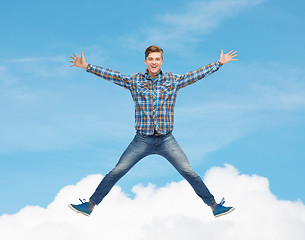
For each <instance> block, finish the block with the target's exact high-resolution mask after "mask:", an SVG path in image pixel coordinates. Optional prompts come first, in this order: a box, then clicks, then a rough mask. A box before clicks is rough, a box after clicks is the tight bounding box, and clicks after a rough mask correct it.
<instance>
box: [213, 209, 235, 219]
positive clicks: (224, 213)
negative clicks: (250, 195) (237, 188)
mask: <svg viewBox="0 0 305 240" xmlns="http://www.w3.org/2000/svg"><path fill="white" fill-rule="evenodd" d="M234 210H235V208H234V207H232V208H231V209H230V210H229V211H226V212H223V213H220V214H217V215H216V216H215V218H217V217H221V216H223V215H227V214H229V213H230V212H233V211H234Z"/></svg>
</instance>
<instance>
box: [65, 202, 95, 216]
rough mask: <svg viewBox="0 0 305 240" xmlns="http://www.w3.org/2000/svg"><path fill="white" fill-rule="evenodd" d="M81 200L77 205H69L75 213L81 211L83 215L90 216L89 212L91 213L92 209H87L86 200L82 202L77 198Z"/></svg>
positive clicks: (87, 203)
mask: <svg viewBox="0 0 305 240" xmlns="http://www.w3.org/2000/svg"><path fill="white" fill-rule="evenodd" d="M79 200H80V201H81V203H82V204H78V205H74V204H69V207H70V208H71V209H72V210H73V211H75V212H77V213H81V214H84V215H85V216H90V214H91V213H92V211H89V208H88V207H89V202H85V201H86V200H85V199H84V202H83V201H82V200H81V199H79Z"/></svg>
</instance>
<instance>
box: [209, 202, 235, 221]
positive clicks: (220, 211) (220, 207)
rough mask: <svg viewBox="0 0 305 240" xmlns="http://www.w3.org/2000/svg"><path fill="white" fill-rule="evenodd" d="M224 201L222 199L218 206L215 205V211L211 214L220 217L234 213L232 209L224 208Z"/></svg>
mask: <svg viewBox="0 0 305 240" xmlns="http://www.w3.org/2000/svg"><path fill="white" fill-rule="evenodd" d="M224 203H225V199H224V198H223V199H222V200H221V202H220V203H219V204H217V206H216V208H215V211H214V212H213V214H214V216H215V217H220V216H223V215H226V214H228V213H230V212H232V211H234V209H235V208H234V207H224V206H223V204H224Z"/></svg>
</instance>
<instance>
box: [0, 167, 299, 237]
mask: <svg viewBox="0 0 305 240" xmlns="http://www.w3.org/2000/svg"><path fill="white" fill-rule="evenodd" d="M101 178H102V176H101V175H90V176H88V177H86V178H84V179H83V180H81V181H80V182H79V183H77V184H76V185H73V186H67V187H65V188H63V189H62V190H61V191H60V192H59V193H58V195H57V196H56V198H55V199H54V201H53V202H52V203H51V204H50V205H49V206H48V207H47V208H41V207H38V206H27V207H25V208H23V209H21V210H20V212H18V213H16V214H14V215H2V216H1V217H0V229H1V236H0V239H1V240H2V239H3V240H14V239H18V240H19V239H33V240H35V239H39V240H40V239H44V240H48V239H58V240H60V239H89V238H100V239H133V240H138V239H139V240H142V239H146V240H147V239H148V240H150V239H151V240H155V239H169V240H170V239H174V240H179V239H186V238H187V239H200V238H209V239H211V240H213V239H217V240H219V239H234V240H239V239H242V240H244V239H248V240H252V239H253V240H254V239H255V240H257V239H262V240H264V239H268V240H270V239H278V240H287V239H289V238H292V239H296V240H301V239H304V237H305V229H304V224H305V206H304V204H303V203H302V202H301V201H296V202H291V201H283V200H279V199H277V197H276V196H274V195H273V194H272V193H271V192H270V189H269V184H268V179H266V178H264V177H260V176H256V175H252V176H249V175H245V174H240V173H239V172H238V171H237V169H235V168H234V167H233V166H230V165H226V166H225V167H223V168H220V167H214V168H212V169H210V170H209V171H208V172H207V173H206V176H205V182H206V184H207V185H208V186H209V188H210V190H211V191H212V192H213V194H214V195H215V196H216V197H217V199H218V200H220V198H221V197H222V196H225V197H226V198H227V200H228V205H234V206H235V207H236V210H235V211H234V212H233V213H231V214H230V215H228V216H223V217H221V218H218V219H214V218H213V216H212V213H211V210H210V209H209V207H207V206H205V205H204V204H203V202H202V201H201V200H200V199H199V198H198V197H197V196H196V195H195V193H194V192H193V190H192V189H191V188H190V186H189V185H188V183H187V182H186V181H180V182H172V183H170V184H168V185H167V186H165V187H162V188H156V187H155V186H154V185H152V184H149V185H148V186H142V185H137V186H135V187H134V188H133V191H134V192H135V194H136V195H135V198H134V199H131V198H129V197H128V196H127V195H126V194H125V193H124V192H122V191H121V189H120V187H118V186H115V187H114V189H113V190H112V191H111V192H110V194H109V195H108V196H107V197H106V198H105V199H104V201H103V202H102V203H101V204H100V205H99V206H97V207H96V209H95V210H94V212H93V214H92V215H91V216H90V217H89V218H87V217H85V216H83V215H80V214H76V213H74V212H73V211H71V210H70V209H69V208H68V207H67V204H68V203H70V202H75V201H76V199H78V197H80V196H90V195H91V193H92V191H93V190H94V188H95V186H96V185H97V184H98V183H99V181H100V180H101ZM37 197H39V195H37Z"/></svg>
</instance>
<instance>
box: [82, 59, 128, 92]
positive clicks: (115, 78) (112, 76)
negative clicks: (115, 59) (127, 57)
mask: <svg viewBox="0 0 305 240" xmlns="http://www.w3.org/2000/svg"><path fill="white" fill-rule="evenodd" d="M86 71H87V72H89V73H92V74H94V75H96V76H99V77H101V78H103V79H105V80H108V81H110V82H112V83H115V84H117V85H119V86H121V87H124V88H127V89H130V77H129V76H125V75H122V74H121V73H120V72H118V71H113V70H110V69H107V68H103V67H99V66H95V65H92V64H88V67H87V69H86Z"/></svg>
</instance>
